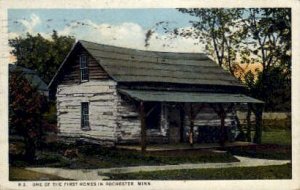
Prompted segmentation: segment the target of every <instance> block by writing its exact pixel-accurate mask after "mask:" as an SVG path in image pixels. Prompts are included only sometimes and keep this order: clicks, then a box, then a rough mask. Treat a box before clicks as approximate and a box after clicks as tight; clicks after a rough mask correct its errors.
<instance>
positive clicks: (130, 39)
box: [58, 20, 204, 52]
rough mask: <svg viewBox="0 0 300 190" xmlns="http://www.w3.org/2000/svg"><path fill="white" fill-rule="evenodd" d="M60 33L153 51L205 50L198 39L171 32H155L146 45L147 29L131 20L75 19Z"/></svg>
mask: <svg viewBox="0 0 300 190" xmlns="http://www.w3.org/2000/svg"><path fill="white" fill-rule="evenodd" d="M58 33H59V34H60V35H73V36H75V37H76V38H77V39H82V40H87V41H93V42H97V43H103V44H109V45H115V46H121V47H127V48H136V49H142V50H153V51H173V52H176V51H177V52H203V47H204V46H203V45H201V44H200V45H199V44H195V43H197V42H198V41H196V40H195V39H192V38H184V37H176V38H174V37H172V36H171V35H170V34H164V33H158V32H154V33H153V34H152V36H151V38H150V40H149V44H150V45H149V46H148V47H145V36H146V33H147V30H145V29H143V28H142V27H141V26H140V25H138V24H136V23H131V22H125V23H120V24H118V25H111V24H109V23H101V24H97V23H94V22H92V21H90V20H83V21H75V22H72V23H70V24H68V25H67V26H66V27H65V28H64V29H62V30H60V31H58Z"/></svg>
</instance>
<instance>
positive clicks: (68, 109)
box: [57, 80, 118, 143]
mask: <svg viewBox="0 0 300 190" xmlns="http://www.w3.org/2000/svg"><path fill="white" fill-rule="evenodd" d="M116 100H117V91H116V83H115V82H114V81H111V80H103V81H89V82H86V83H81V84H73V85H64V84H62V85H59V86H58V89H57V123H58V128H59V131H60V134H61V135H62V136H69V137H70V136H73V137H87V138H88V137H90V138H94V139H99V140H100V141H107V142H111V143H114V142H115V139H116V136H115V130H116V126H117V113H118V112H117V101H116ZM81 102H89V122H90V128H91V130H89V131H83V130H82V129H81Z"/></svg>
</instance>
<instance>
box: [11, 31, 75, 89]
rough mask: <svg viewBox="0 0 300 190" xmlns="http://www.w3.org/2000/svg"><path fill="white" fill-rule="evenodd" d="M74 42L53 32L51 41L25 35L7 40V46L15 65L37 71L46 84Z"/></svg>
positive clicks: (38, 36)
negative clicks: (9, 47) (13, 57)
mask: <svg viewBox="0 0 300 190" xmlns="http://www.w3.org/2000/svg"><path fill="white" fill-rule="evenodd" d="M74 42H75V39H74V38H73V37H71V36H58V34H57V32H56V31H53V33H52V36H51V39H46V38H44V37H43V36H41V35H40V34H37V35H35V36H33V35H31V34H29V33H27V35H26V36H25V37H16V38H14V39H11V40H9V45H10V46H11V47H12V48H13V50H12V51H11V53H12V54H13V55H14V56H15V57H16V59H17V62H16V64H17V65H19V66H23V67H26V68H29V69H32V70H35V71H37V72H38V74H39V76H40V77H41V78H42V79H43V80H44V81H45V82H46V83H47V84H48V83H49V82H50V80H51V79H52V77H53V76H54V74H55V72H56V71H57V69H58V67H59V65H60V64H61V63H62V61H63V60H64V58H65V57H66V55H67V53H68V52H69V51H70V49H71V47H72V45H73V43H74Z"/></svg>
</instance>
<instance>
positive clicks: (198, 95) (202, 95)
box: [119, 89, 264, 103]
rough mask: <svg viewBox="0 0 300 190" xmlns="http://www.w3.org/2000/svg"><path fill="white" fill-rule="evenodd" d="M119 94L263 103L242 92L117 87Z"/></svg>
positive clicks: (138, 97) (140, 97) (170, 99)
mask: <svg viewBox="0 0 300 190" xmlns="http://www.w3.org/2000/svg"><path fill="white" fill-rule="evenodd" d="M119 92H120V93H121V94H124V95H127V96H130V97H132V98H133V99H135V100H138V101H145V102H186V103H264V102H263V101H260V100H257V99H255V98H252V97H249V96H246V95H244V94H228V93H211V92H210V93H206V92H179V91H153V90H128V89H119Z"/></svg>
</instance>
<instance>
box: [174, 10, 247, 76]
mask: <svg viewBox="0 0 300 190" xmlns="http://www.w3.org/2000/svg"><path fill="white" fill-rule="evenodd" d="M178 10H179V11H180V12H182V13H187V14H190V15H191V16H195V17H197V19H198V20H192V21H190V22H191V24H192V28H193V30H184V31H182V32H181V33H179V35H181V36H184V37H193V38H195V39H198V40H199V43H201V44H203V43H204V44H206V51H207V52H208V53H209V54H210V55H211V56H213V57H214V58H215V59H216V61H217V63H218V64H219V65H220V66H222V67H224V68H225V69H228V70H229V71H230V72H231V73H232V74H234V72H235V70H236V67H237V60H236V58H237V55H238V54H237V53H238V50H239V49H240V48H241V47H240V44H241V42H242V40H243V39H244V38H245V37H246V33H245V32H244V31H243V30H238V27H239V22H237V21H238V20H241V19H242V16H243V9H224V8H220V9H216V8H213V9H178ZM175 35H176V34H175Z"/></svg>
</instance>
